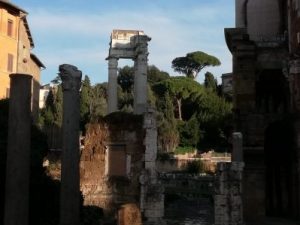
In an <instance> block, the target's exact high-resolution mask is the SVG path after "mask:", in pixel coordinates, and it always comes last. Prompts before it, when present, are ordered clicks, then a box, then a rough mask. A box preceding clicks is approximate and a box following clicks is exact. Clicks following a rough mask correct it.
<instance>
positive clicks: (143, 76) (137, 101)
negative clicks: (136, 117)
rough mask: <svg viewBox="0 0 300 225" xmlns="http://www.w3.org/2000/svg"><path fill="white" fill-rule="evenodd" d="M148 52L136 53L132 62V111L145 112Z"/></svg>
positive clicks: (136, 112)
mask: <svg viewBox="0 0 300 225" xmlns="http://www.w3.org/2000/svg"><path fill="white" fill-rule="evenodd" d="M147 55H148V53H144V54H141V55H138V56H137V58H136V60H135V63H134V66H135V68H134V113H135V114H142V113H144V112H146V108H147V101H148V93H147V92H148V88H147V69H148V59H147Z"/></svg>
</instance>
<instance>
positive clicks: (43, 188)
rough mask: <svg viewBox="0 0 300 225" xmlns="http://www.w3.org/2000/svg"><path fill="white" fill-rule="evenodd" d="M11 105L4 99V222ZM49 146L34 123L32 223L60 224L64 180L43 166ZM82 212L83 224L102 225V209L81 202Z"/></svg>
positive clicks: (0, 164) (0, 135) (0, 196)
mask: <svg viewBox="0 0 300 225" xmlns="http://www.w3.org/2000/svg"><path fill="white" fill-rule="evenodd" d="M8 105H9V101H8V100H0V127H1V129H0V219H1V221H0V224H2V222H3V221H2V219H3V217H4V201H5V168H6V144H7V133H8V108H9V107H8ZM47 149H48V146H47V138H46V135H45V134H44V133H43V132H42V131H41V130H40V129H39V128H37V127H36V126H32V128H31V168H30V196H29V198H30V199H29V202H30V205H29V224H36V225H57V224H59V203H60V198H59V197H60V181H58V180H53V179H52V178H51V177H49V176H47V174H46V172H45V169H44V168H43V159H44V157H45V156H46V154H47ZM82 202H83V201H82ZM81 215H82V222H81V224H82V225H88V224H89V225H93V224H95V225H96V224H100V219H101V218H102V209H101V208H98V207H90V206H83V205H82V204H81Z"/></svg>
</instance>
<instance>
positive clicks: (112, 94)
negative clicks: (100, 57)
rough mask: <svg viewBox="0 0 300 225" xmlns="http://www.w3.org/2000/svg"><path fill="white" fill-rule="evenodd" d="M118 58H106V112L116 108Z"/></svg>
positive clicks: (113, 110)
mask: <svg viewBox="0 0 300 225" xmlns="http://www.w3.org/2000/svg"><path fill="white" fill-rule="evenodd" d="M117 79H118V59H117V58H109V59H108V87H107V95H108V102H107V103H108V113H112V112H115V111H117V110H118V81H117Z"/></svg>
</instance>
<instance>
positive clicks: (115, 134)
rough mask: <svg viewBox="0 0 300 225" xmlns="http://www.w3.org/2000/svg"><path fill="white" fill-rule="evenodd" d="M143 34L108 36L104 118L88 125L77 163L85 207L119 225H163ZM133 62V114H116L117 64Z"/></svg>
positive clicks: (145, 42) (128, 31) (124, 31)
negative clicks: (114, 219)
mask: <svg viewBox="0 0 300 225" xmlns="http://www.w3.org/2000/svg"><path fill="white" fill-rule="evenodd" d="M149 40H150V38H149V37H148V36H146V35H145V34H144V32H143V31H132V30H114V31H113V32H112V35H111V42H110V50H109V56H108V58H107V60H108V61H109V62H108V63H109V81H108V115H107V116H106V117H104V118H102V119H99V120H98V121H96V122H94V123H91V124H88V125H87V131H86V136H85V145H84V149H83V150H82V152H81V159H80V185H81V191H82V194H83V198H84V200H83V201H84V205H88V206H95V207H100V208H102V209H103V211H104V214H105V215H106V216H107V217H110V218H115V217H117V219H118V224H130V225H140V224H141V222H142V220H143V224H158V225H159V224H161V223H163V220H162V217H163V215H164V195H163V192H164V190H163V188H162V185H161V183H160V181H159V179H158V174H157V171H156V156H157V126H156V115H155V111H154V110H153V109H151V108H149V106H148V102H147V99H148V97H147V63H148V59H147V57H148V50H147V42H148V41H149ZM119 58H130V59H133V60H134V61H135V63H134V67H135V72H134V77H135V79H134V82H135V84H134V113H133V114H132V113H131V114H130V113H124V112H118V108H117V76H118V74H117V62H118V59H119Z"/></svg>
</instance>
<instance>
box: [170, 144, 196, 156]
mask: <svg viewBox="0 0 300 225" xmlns="http://www.w3.org/2000/svg"><path fill="white" fill-rule="evenodd" d="M194 151H195V148H194V147H192V146H178V147H177V148H176V150H175V154H177V155H183V154H185V153H193V152H194Z"/></svg>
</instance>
